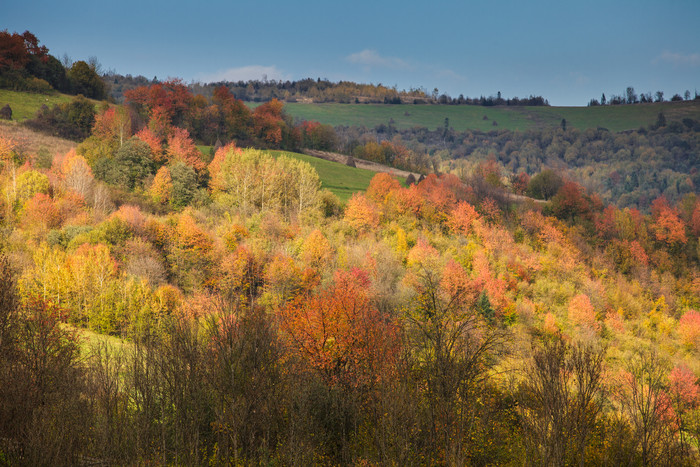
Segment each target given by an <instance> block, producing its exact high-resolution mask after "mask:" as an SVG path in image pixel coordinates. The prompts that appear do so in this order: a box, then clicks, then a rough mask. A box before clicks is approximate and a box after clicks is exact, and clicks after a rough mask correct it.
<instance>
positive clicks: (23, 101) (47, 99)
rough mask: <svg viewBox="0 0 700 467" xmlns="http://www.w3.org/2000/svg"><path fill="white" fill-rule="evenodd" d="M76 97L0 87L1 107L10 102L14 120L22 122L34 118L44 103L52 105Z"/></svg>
mask: <svg viewBox="0 0 700 467" xmlns="http://www.w3.org/2000/svg"><path fill="white" fill-rule="evenodd" d="M74 97H75V96H69V95H68V94H59V93H56V94H52V95H47V94H34V93H29V92H20V91H10V90H8V89H0V107H4V106H5V104H10V108H11V109H12V120H14V121H20V122H21V121H22V120H26V119H28V118H34V117H35V116H36V113H37V111H38V110H39V109H40V108H41V106H42V105H43V104H46V105H47V106H49V107H52V106H54V105H55V104H62V103H64V102H70V101H71V100H73V98H74Z"/></svg>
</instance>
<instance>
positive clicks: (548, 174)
mask: <svg viewBox="0 0 700 467" xmlns="http://www.w3.org/2000/svg"><path fill="white" fill-rule="evenodd" d="M563 184H564V182H563V180H562V178H561V176H559V174H557V173H556V172H554V171H553V170H551V169H545V170H543V171H542V172H540V173H538V174H537V175H535V176H534V177H532V178H531V179H530V183H528V184H527V195H528V196H531V197H533V198H537V199H550V198H551V197H552V196H554V195H556V194H557V192H558V191H559V188H561V186H562V185H563Z"/></svg>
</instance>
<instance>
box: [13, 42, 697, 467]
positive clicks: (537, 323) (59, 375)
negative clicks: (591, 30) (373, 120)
mask: <svg viewBox="0 0 700 467" xmlns="http://www.w3.org/2000/svg"><path fill="white" fill-rule="evenodd" d="M27 34H29V35H27ZM88 62H89V61H88ZM88 62H76V63H75V64H72V66H70V67H66V66H64V65H63V64H61V62H60V61H59V60H57V59H56V58H54V57H52V56H51V55H49V54H48V49H46V47H43V46H39V42H38V40H37V39H36V37H34V36H33V35H32V34H31V33H25V34H24V35H19V34H16V33H15V34H11V33H9V32H7V31H4V32H0V87H1V88H3V91H4V90H12V92H13V93H16V94H9V91H7V92H8V94H0V96H10V95H12V96H15V95H19V96H23V95H30V94H31V93H34V94H37V93H39V94H40V95H42V96H54V95H56V94H57V93H58V92H59V91H60V92H61V93H65V94H68V95H69V96H67V97H66V100H65V101H62V102H59V103H55V104H52V105H51V106H49V105H43V106H41V107H38V108H36V109H34V113H33V116H32V117H31V118H27V119H25V120H23V121H19V120H18V119H17V118H12V110H11V107H12V105H11V104H8V105H7V106H6V107H8V108H10V111H9V117H7V118H6V120H8V121H2V122H0V195H1V196H0V465H142V464H150V465H206V464H210V465H249V464H265V465H356V464H360V465H556V466H563V465H601V466H618V465H664V466H665V465H668V466H685V465H687V466H692V465H698V462H700V379H699V377H700V241H699V239H700V197H699V194H698V193H699V192H698V186H700V174H699V173H698V169H699V168H700V121H699V120H700V116H699V115H698V108H697V107H690V106H692V105H696V102H697V101H687V102H686V101H680V102H677V103H675V102H674V103H673V104H674V105H678V106H679V107H678V108H679V109H683V112H685V113H683V114H682V116H681V117H679V118H672V117H667V115H668V114H664V113H662V112H659V113H658V115H657V116H656V118H655V120H654V121H652V122H650V124H649V125H647V126H645V127H641V128H638V129H635V130H629V131H624V132H613V131H609V130H607V129H605V128H602V127H597V128H575V127H574V128H572V127H567V124H566V122H565V121H563V122H556V124H555V125H550V126H542V127H540V128H537V129H531V130H527V131H517V130H509V129H501V128H494V129H493V130H492V131H488V132H485V131H480V130H476V129H473V130H466V131H457V130H455V129H454V128H453V127H451V126H450V124H449V121H448V119H445V122H444V123H443V124H441V125H438V126H436V127H434V128H432V129H428V128H416V127H414V128H410V129H409V128H397V127H396V126H395V125H394V124H393V122H387V124H386V125H381V126H374V127H361V126H332V125H330V124H325V123H323V122H318V121H307V120H299V119H294V118H292V117H291V116H290V115H289V114H288V113H287V111H286V110H285V103H284V102H283V101H281V100H278V99H276V98H274V96H271V97H270V98H269V99H263V100H264V102H257V103H256V104H255V105H250V104H251V103H250V102H244V101H243V100H241V99H240V97H241V96H240V95H237V94H236V93H235V89H234V91H233V92H232V88H231V87H227V86H226V85H223V84H221V83H218V84H217V85H216V86H211V87H209V88H207V89H210V90H211V92H210V93H197V92H196V91H197V89H195V87H193V86H188V85H186V84H184V83H183V82H182V81H180V80H176V79H171V80H167V81H163V82H145V83H141V84H139V85H134V86H131V87H130V88H129V89H125V90H124V91H123V96H121V97H123V100H119V101H118V100H117V99H115V98H114V96H112V97H110V94H109V92H110V80H109V79H107V78H108V77H107V76H106V74H100V73H98V71H99V68H98V66H97V64H96V63H95V62H91V63H88ZM83 65H84V66H83ZM112 78H113V77H112ZM311 82H312V83H313V80H311ZM341 84H342V86H341ZM352 84H354V83H352ZM111 86H114V83H113V82H112V84H111ZM237 86H238V87H240V88H241V89H243V86H242V85H237ZM329 88H330V89H336V90H337V89H342V90H343V92H346V93H350V94H348V95H352V92H356V91H357V90H358V89H360V91H357V92H365V93H367V92H369V91H368V89H372V87H367V86H364V87H363V86H360V85H355V86H351V85H350V84H348V83H338V86H329ZM294 89H295V93H296V92H297V90H298V89H297V88H294ZM374 89H375V90H376V87H375V88H374ZM120 92H121V91H120ZM299 92H300V91H299ZM42 93H43V94H42ZM409 94H410V93H406V94H402V96H403V97H405V96H406V95H409ZM61 95H63V94H61ZM416 95H418V94H416ZM421 96H423V95H422V94H421ZM378 98H379V97H378ZM499 98H500V96H499ZM12 104H13V105H15V108H17V104H14V102H13V103H12ZM4 105H5V102H3V101H2V98H0V107H3V106H4ZM337 105H339V106H342V105H344V104H342V103H338V104H337ZM387 105H406V108H407V109H410V108H411V105H413V104H396V103H387ZM422 105H435V106H437V105H441V104H440V103H439V102H437V103H425V104H422ZM443 105H444V104H443ZM497 105H500V104H497ZM503 105H505V104H503ZM518 105H522V104H518ZM638 105H649V106H651V105H657V104H654V103H645V104H638ZM684 109H690V110H689V111H687V112H686V111H685V110H684ZM406 112H410V110H406ZM2 113H3V117H5V116H6V115H7V111H6V110H5V109H2ZM441 123H442V122H441ZM310 150H312V151H321V152H325V153H333V154H335V155H336V156H338V157H342V158H343V160H347V163H346V164H340V163H338V164H337V173H338V174H341V175H338V179H340V178H342V179H343V180H345V179H347V180H351V181H353V183H361V182H359V181H356V180H359V179H358V178H356V177H359V175H358V174H360V173H361V172H360V169H358V168H355V167H354V165H356V163H359V162H361V161H370V162H374V163H376V164H381V167H384V169H386V171H377V173H376V174H374V175H372V178H371V181H369V183H368V184H367V183H365V185H364V186H363V189H358V190H356V191H355V192H354V193H352V194H351V195H348V196H344V195H343V194H341V192H340V191H339V190H338V183H339V182H338V179H330V178H328V177H327V176H322V175H320V174H321V172H320V171H318V170H317V169H316V168H314V166H313V165H312V164H311V163H309V162H307V159H304V158H302V156H301V153H304V152H307V153H308V152H309V151H310ZM384 169H382V170H384ZM377 170H379V169H377ZM392 170H394V171H395V172H394V173H409V175H408V176H407V177H405V176H396V175H392V174H391V171H392ZM396 171H402V172H396Z"/></svg>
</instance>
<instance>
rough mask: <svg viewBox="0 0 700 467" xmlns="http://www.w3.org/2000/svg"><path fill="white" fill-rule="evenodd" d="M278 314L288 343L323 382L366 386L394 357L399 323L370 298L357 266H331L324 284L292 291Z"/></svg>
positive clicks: (387, 368) (366, 280) (366, 281)
mask: <svg viewBox="0 0 700 467" xmlns="http://www.w3.org/2000/svg"><path fill="white" fill-rule="evenodd" d="M279 318H280V321H281V323H282V328H283V329H284V330H285V332H286V334H287V336H288V338H289V343H290V345H291V347H292V348H294V349H295V350H296V351H297V352H298V353H299V355H300V357H301V358H302V360H303V361H305V362H306V364H307V365H308V366H310V367H311V368H312V369H313V370H315V371H317V372H318V373H319V374H320V376H321V377H322V378H323V380H324V381H325V382H326V384H328V385H331V386H335V385H342V386H346V387H347V386H349V387H358V388H359V387H372V386H373V385H374V384H376V383H377V382H378V381H380V380H382V378H384V377H385V376H386V375H387V374H388V373H389V372H390V370H391V368H392V367H393V365H394V363H395V362H396V358H397V354H398V350H399V327H398V325H397V324H396V323H395V322H394V321H393V320H392V319H391V318H389V317H387V316H382V314H381V313H380V312H379V310H378V309H377V308H376V306H375V305H374V303H373V302H372V296H371V292H370V281H369V278H368V276H367V273H366V272H365V271H363V270H360V269H353V270H352V271H336V273H335V277H334V279H333V283H332V284H331V285H330V286H329V287H328V288H327V289H325V290H322V291H320V292H318V293H316V294H302V295H299V296H297V297H296V298H295V299H294V300H292V301H291V302H289V303H288V304H287V306H285V307H284V308H282V309H281V310H280V312H279Z"/></svg>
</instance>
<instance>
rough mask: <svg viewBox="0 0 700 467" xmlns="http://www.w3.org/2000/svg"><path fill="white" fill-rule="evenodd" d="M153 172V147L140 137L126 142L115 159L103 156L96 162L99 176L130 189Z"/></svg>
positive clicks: (96, 171) (108, 181)
mask: <svg viewBox="0 0 700 467" xmlns="http://www.w3.org/2000/svg"><path fill="white" fill-rule="evenodd" d="M152 173H153V161H152V160H151V149H150V147H149V146H148V144H146V143H144V142H143V141H141V140H140V139H138V138H131V139H130V140H128V141H127V142H126V143H124V145H123V146H122V147H121V148H119V149H118V150H117V152H116V153H115V155H114V158H113V159H111V160H110V159H109V158H107V157H103V158H101V159H99V160H98V161H97V162H96V164H95V174H96V175H97V176H98V177H99V178H101V179H102V180H104V181H106V182H107V183H109V184H112V185H115V186H122V187H126V188H128V189H130V190H133V189H134V188H135V187H136V186H138V185H139V183H140V182H142V181H143V180H144V179H145V178H146V177H147V176H148V175H150V174H152Z"/></svg>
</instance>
